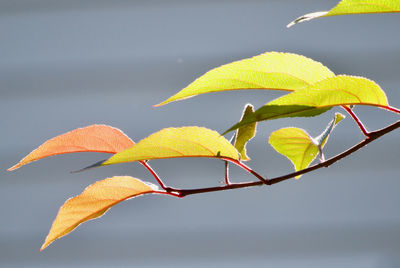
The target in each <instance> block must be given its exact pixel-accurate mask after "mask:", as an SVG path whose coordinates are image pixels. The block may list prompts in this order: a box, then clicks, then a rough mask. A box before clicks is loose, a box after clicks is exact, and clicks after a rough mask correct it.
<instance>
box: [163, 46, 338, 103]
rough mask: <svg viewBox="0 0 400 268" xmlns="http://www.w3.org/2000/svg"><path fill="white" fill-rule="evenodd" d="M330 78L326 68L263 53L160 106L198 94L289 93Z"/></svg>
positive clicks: (193, 85)
mask: <svg viewBox="0 0 400 268" xmlns="http://www.w3.org/2000/svg"><path fill="white" fill-rule="evenodd" d="M332 76H334V73H333V72H331V71H330V70H329V69H328V68H327V67H325V66H323V65H322V64H321V63H319V62H317V61H314V60H312V59H309V58H306V57H304V56H301V55H297V54H292V53H280V52H267V53H264V54H261V55H258V56H255V57H252V58H248V59H244V60H240V61H235V62H232V63H229V64H226V65H222V66H220V67H218V68H215V69H212V70H211V71H209V72H207V73H205V74H204V75H202V76H201V77H199V78H198V79H196V80H195V81H194V82H193V83H191V84H190V85H189V86H187V87H186V88H184V89H182V90H181V91H180V92H178V93H177V94H175V95H174V96H172V97H170V98H169V99H167V100H165V101H163V102H161V103H160V104H157V105H155V106H161V105H164V104H167V103H169V102H172V101H177V100H182V99H186V98H189V97H193V96H196V95H199V94H204V93H210V92H219V91H227V90H239V89H274V90H285V91H293V90H297V89H300V88H304V87H306V86H308V85H310V84H313V83H315V82H317V81H320V80H323V79H325V78H327V77H332Z"/></svg>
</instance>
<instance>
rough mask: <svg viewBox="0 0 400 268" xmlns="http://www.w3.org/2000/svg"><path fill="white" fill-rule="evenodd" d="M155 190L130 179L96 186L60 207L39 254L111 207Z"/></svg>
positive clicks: (111, 181) (113, 180) (109, 181)
mask: <svg viewBox="0 0 400 268" xmlns="http://www.w3.org/2000/svg"><path fill="white" fill-rule="evenodd" d="M155 190H156V189H155V186H152V185H150V184H147V183H144V182H143V181H141V180H138V179H135V178H132V177H128V176H116V177H112V178H108V179H105V180H101V181H98V182H95V183H93V184H92V185H90V186H88V187H87V188H86V189H85V190H84V191H83V192H82V193H81V194H80V195H78V196H75V197H73V198H70V199H68V200H67V201H66V202H65V203H64V205H62V206H61V208H60V210H59V211H58V214H57V217H56V219H55V220H54V222H53V225H52V226H51V229H50V232H49V234H48V235H47V237H46V240H45V242H44V244H43V245H42V247H41V249H40V250H43V249H45V248H46V247H47V246H49V245H50V244H51V243H52V242H54V240H56V239H58V238H60V237H63V236H65V235H67V234H68V233H70V232H72V231H73V230H74V229H75V228H76V227H78V226H79V225H80V224H81V223H83V222H86V221H89V220H93V219H95V218H99V217H101V216H102V215H103V214H104V213H106V212H107V210H108V209H109V208H111V207H112V206H115V205H116V204H118V203H120V202H122V201H124V200H126V199H129V198H133V197H136V196H138V195H142V194H148V193H152V192H154V191H155Z"/></svg>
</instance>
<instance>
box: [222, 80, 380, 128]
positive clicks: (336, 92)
mask: <svg viewBox="0 0 400 268" xmlns="http://www.w3.org/2000/svg"><path fill="white" fill-rule="evenodd" d="M356 104H358V105H370V106H377V107H381V108H387V107H388V102H387V98H386V95H385V92H384V91H383V90H382V89H381V88H380V87H379V86H378V85H377V84H376V83H375V82H373V81H371V80H369V79H366V78H363V77H356V76H347V75H338V76H335V77H332V78H327V79H325V80H322V81H320V82H317V83H315V84H313V85H311V86H309V87H307V88H305V89H299V90H296V91H294V92H292V93H290V94H287V95H285V96H282V97H280V98H277V99H275V100H273V101H271V102H269V103H267V104H265V105H264V106H262V107H260V108H259V109H257V110H256V111H255V112H254V113H253V114H251V115H249V116H247V117H245V118H243V119H242V120H241V121H240V122H239V123H237V124H235V125H234V126H233V127H231V128H230V129H229V130H227V131H226V132H229V131H232V130H235V129H237V128H240V127H242V126H244V125H247V124H251V123H254V122H258V121H263V120H272V119H277V118H283V117H299V116H303V117H304V116H315V115H319V114H321V113H323V112H326V111H327V110H329V109H330V108H332V107H334V106H340V105H356ZM226 132H225V133H226Z"/></svg>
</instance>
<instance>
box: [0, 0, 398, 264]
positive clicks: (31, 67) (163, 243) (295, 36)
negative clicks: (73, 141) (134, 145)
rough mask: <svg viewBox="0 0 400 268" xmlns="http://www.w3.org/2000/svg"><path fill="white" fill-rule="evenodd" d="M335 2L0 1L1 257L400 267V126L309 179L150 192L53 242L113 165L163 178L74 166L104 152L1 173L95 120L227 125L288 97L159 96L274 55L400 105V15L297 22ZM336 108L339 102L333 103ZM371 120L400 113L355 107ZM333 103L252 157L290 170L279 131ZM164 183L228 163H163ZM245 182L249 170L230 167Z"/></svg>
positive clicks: (257, 142)
mask: <svg viewBox="0 0 400 268" xmlns="http://www.w3.org/2000/svg"><path fill="white" fill-rule="evenodd" d="M336 2H337V1H310V0H301V1H283V0H279V1H255V0H253V1H223V0H220V1H180V0H175V1H161V0H152V1H143V0H142V1H140V0H138V1H123V0H119V1H105V0H102V1H94V0H82V1H78V0H70V1H50V0H35V1H33V0H25V1H23V0H13V1H0V38H1V42H0V94H1V95H0V96H1V98H0V113H1V115H2V116H1V131H0V140H1V143H0V152H1V154H0V157H1V161H0V163H1V164H0V167H1V171H0V176H1V178H0V215H1V216H0V217H1V218H0V222H1V228H0V266H1V267H22V266H25V267H71V266H76V267H111V266H114V267H124V266H137V267H160V266H163V267H224V266H227V267H243V266H246V265H254V266H266V265H270V266H271V267H293V266H296V267H338V266H340V267H399V266H400V255H399V253H400V214H399V209H398V204H399V201H400V195H399V191H400V187H399V186H400V181H399V175H398V173H399V170H400V169H399V166H398V164H399V160H398V159H399V156H400V153H399V152H400V150H399V149H400V146H399V142H398V140H399V132H398V131H397V132H393V133H390V134H389V135H387V136H385V137H383V138H382V139H380V140H377V141H376V142H374V143H372V144H370V145H368V147H366V148H364V149H362V151H360V152H358V153H356V154H354V155H352V156H350V157H348V158H347V159H346V160H343V161H341V162H339V163H338V164H335V165H334V166H332V167H330V168H329V169H323V170H318V171H316V172H314V173H312V174H308V175H306V176H303V177H302V179H300V180H298V181H294V180H291V181H286V182H284V183H281V184H278V185H274V186H273V187H271V188H266V187H256V188H250V189H241V190H234V191H227V192H220V193H209V194H202V195H195V196H189V197H187V198H184V199H182V200H178V199H175V198H171V197H166V196H143V197H140V198H136V199H133V200H130V201H127V202H124V203H122V204H119V205H117V206H116V207H114V208H112V209H111V210H110V211H109V212H108V213H107V214H106V215H105V216H104V217H103V218H102V219H100V220H95V221H91V222H89V223H85V224H83V225H82V226H80V227H79V228H78V229H77V230H75V231H74V232H72V233H71V234H70V235H68V236H67V237H64V238H62V239H60V240H58V241H56V242H55V243H54V244H53V245H51V246H50V247H49V248H48V249H46V250H45V251H44V252H42V253H40V252H39V248H40V245H41V243H42V242H43V241H44V238H45V236H46V235H47V232H48V230H49V228H50V225H51V222H52V221H53V219H54V217H55V215H56V213H57V211H58V208H59V207H60V206H61V205H62V204H63V203H64V201H65V200H66V199H67V198H69V197H71V196H73V195H77V194H79V193H80V192H81V191H82V190H83V189H84V188H85V187H86V186H87V185H89V184H91V183H93V182H94V181H96V180H99V179H103V178H106V177H109V176H112V175H132V176H136V177H139V178H142V179H144V180H149V181H152V182H153V180H152V178H151V176H149V175H148V174H147V173H146V171H145V170H143V168H141V167H140V166H139V165H138V164H121V165H116V166H110V167H104V168H99V169H94V170H90V171H87V172H83V173H78V174H70V171H72V170H76V169H79V168H82V167H84V166H87V165H89V164H91V163H93V162H95V161H98V160H101V159H104V158H105V157H106V155H99V154H90V153H84V154H73V155H63V156H57V157H53V158H48V159H45V160H42V161H39V162H37V163H34V164H30V165H28V166H25V167H23V168H21V169H19V170H17V171H15V172H11V173H10V172H6V171H5V169H6V168H8V167H10V166H12V165H13V164H15V163H16V162H17V161H19V160H20V159H21V158H22V157H23V156H24V155H26V154H27V153H28V152H30V151H31V150H32V149H34V148H35V147H36V146H38V145H40V144H41V143H42V142H44V141H45V140H46V139H48V138H51V137H54V136H56V135H58V134H61V133H64V132H66V131H69V130H72V129H74V128H77V127H82V126H86V125H90V124H93V123H104V124H109V125H112V126H115V127H118V128H120V129H122V130H123V131H125V133H127V134H128V135H129V136H130V137H132V138H133V139H134V140H136V141H138V140H140V139H142V138H143V137H146V136H147V135H149V134H151V133H152V132H155V131H157V130H159V129H161V128H164V127H169V126H183V125H200V126H205V127H208V128H211V129H215V130H217V131H224V130H225V129H227V128H228V127H229V126H230V125H231V124H232V123H234V122H236V121H237V120H238V119H239V117H240V114H241V109H242V107H243V106H244V105H245V104H246V103H247V102H250V103H253V104H254V105H255V106H256V107H258V106H260V105H262V104H264V103H265V102H267V101H269V100H271V99H273V98H275V97H277V96H280V95H281V94H282V93H281V92H268V91H248V92H243V91H241V92H227V93H216V94H206V95H202V96H198V97H196V98H192V99H189V100H185V101H181V102H176V103H172V104H169V105H166V106H163V107H160V108H153V107H152V105H153V104H156V103H159V102H160V101H162V100H164V99H165V98H167V97H169V96H171V95H172V94H173V93H175V92H177V91H179V90H180V89H181V88H183V87H185V86H186V85H187V84H188V83H190V82H191V81H193V80H194V79H195V78H197V77H198V76H200V75H201V74H203V73H204V72H206V71H207V70H209V69H211V68H213V67H216V66H219V65H222V64H224V63H228V62H231V61H234V60H239V59H242V58H246V57H251V56H254V55H258V54H261V53H263V52H266V51H284V52H294V53H298V54H302V55H305V56H308V57H310V58H313V59H315V60H318V61H321V62H322V63H324V64H325V65H326V66H328V67H329V68H331V69H332V70H333V71H334V72H335V73H346V74H353V75H362V76H366V77H369V78H371V79H373V80H375V81H376V82H378V83H379V84H380V85H381V87H382V88H383V89H384V90H385V91H386V93H387V95H388V97H389V99H390V101H391V103H392V105H394V106H397V107H399V106H400V91H399V84H400V78H399V66H400V53H399V52H400V46H399V44H400V38H399V30H398V28H399V22H400V15H398V14H386V15H362V16H361V15H359V16H342V17H332V18H325V19H319V20H315V21H312V22H307V23H303V24H300V25H298V26H295V27H293V28H291V29H286V28H285V25H286V24H287V23H289V22H290V21H291V20H292V19H294V18H296V17H298V16H300V15H302V14H305V13H308V12H313V11H319V10H326V9H329V8H331V7H332V6H333V5H334V4H335V3H336ZM338 111H340V110H339V109H338ZM356 111H357V112H358V113H359V115H360V117H361V118H362V119H364V120H365V121H366V124H367V126H368V127H369V128H370V129H376V128H379V127H383V126H385V125H386V124H389V123H390V122H393V121H395V120H397V118H398V117H396V116H395V115H393V114H390V113H388V112H385V111H382V110H379V109H376V108H357V110H356ZM332 115H333V112H330V113H327V114H324V115H322V116H319V117H317V118H311V119H301V120H294V119H290V120H289V119H287V120H278V121H274V122H268V123H263V124H260V127H259V129H258V136H257V138H256V139H254V140H253V141H252V143H251V144H249V151H250V156H251V157H252V158H253V160H252V161H251V162H250V163H249V165H250V166H251V167H253V168H254V169H256V170H257V171H259V172H260V173H262V174H265V175H268V176H270V177H272V176H276V175H281V174H284V173H287V172H290V171H291V170H292V167H291V164H290V163H289V162H288V161H287V160H286V159H285V158H284V157H283V156H281V155H279V154H277V153H275V152H274V151H273V150H272V149H271V147H270V146H269V145H267V143H266V140H267V137H268V135H269V133H270V132H271V131H273V130H276V129H278V128H279V127H286V126H299V127H303V128H305V129H307V130H308V131H309V132H310V133H311V134H312V135H317V134H319V132H320V131H322V130H323V129H324V128H325V126H326V124H327V123H328V122H329V120H330V119H331V117H332ZM361 139H362V135H361V134H360V133H359V131H358V130H357V127H356V126H355V124H354V123H353V122H352V121H351V120H350V119H349V118H348V119H347V120H345V121H344V122H343V123H341V124H340V125H339V126H338V127H337V128H336V129H335V135H333V136H332V137H331V139H330V143H328V145H327V147H326V154H327V156H332V155H334V154H335V153H338V152H340V151H342V150H344V149H345V148H347V147H349V146H351V145H352V144H355V143H356V142H358V141H359V140H361ZM152 165H153V166H154V168H156V169H157V171H158V172H159V173H160V174H161V175H162V176H163V178H164V179H165V181H167V183H168V184H170V185H173V186H177V187H184V188H193V187H201V186H213V185H219V181H221V179H222V177H223V163H222V162H221V161H218V160H209V159H201V160H194V159H182V160H177V159H175V160H163V161H152ZM232 170H233V174H232V178H233V179H234V180H235V181H240V180H241V181H245V180H250V179H253V178H251V177H249V176H248V175H247V174H245V173H244V172H242V171H238V170H237V169H233V168H232Z"/></svg>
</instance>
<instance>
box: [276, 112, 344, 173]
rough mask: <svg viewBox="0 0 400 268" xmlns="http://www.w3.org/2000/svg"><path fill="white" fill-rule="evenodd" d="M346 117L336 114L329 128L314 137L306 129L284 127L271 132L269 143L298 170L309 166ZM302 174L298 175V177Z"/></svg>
mask: <svg viewBox="0 0 400 268" xmlns="http://www.w3.org/2000/svg"><path fill="white" fill-rule="evenodd" d="M343 118H344V116H343V115H342V114H340V113H337V114H335V118H334V120H332V121H331V122H330V123H329V124H328V126H327V128H326V129H325V130H324V131H323V132H322V133H321V135H320V136H318V137H317V138H315V139H314V138H312V137H311V136H310V135H309V134H308V133H307V132H306V131H305V130H303V129H300V128H295V127H290V128H282V129H279V130H277V131H274V132H273V133H271V135H270V137H269V140H268V142H269V144H271V146H272V147H273V148H274V149H275V150H276V151H277V152H279V153H280V154H282V155H284V156H285V157H287V158H288V159H289V160H290V161H291V162H292V163H293V165H294V168H295V170H296V171H299V170H302V169H305V168H307V167H308V166H309V165H310V164H311V163H312V162H313V161H314V159H315V158H316V157H317V155H318V153H319V152H320V153H321V151H322V148H323V147H324V146H325V144H326V142H327V140H328V138H329V135H330V133H331V132H332V130H333V129H334V127H335V126H336V125H337V124H338V123H339V122H340V121H341V120H342V119H343ZM300 177H301V175H299V176H296V179H298V178H300Z"/></svg>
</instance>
